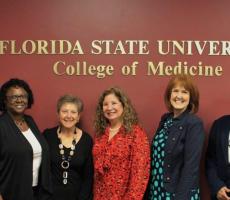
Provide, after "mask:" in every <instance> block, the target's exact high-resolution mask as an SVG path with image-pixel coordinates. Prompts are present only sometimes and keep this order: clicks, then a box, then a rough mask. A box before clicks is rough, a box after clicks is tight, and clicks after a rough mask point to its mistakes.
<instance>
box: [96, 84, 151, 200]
mask: <svg viewBox="0 0 230 200" xmlns="http://www.w3.org/2000/svg"><path fill="white" fill-rule="evenodd" d="M95 129H96V138H95V144H94V147H93V156H94V170H95V171H94V172H95V175H94V200H141V199H142V198H143V195H144V192H145V190H146V186H147V183H148V179H149V171H150V170H149V169H150V148H149V142H148V139H147V136H146V134H145V132H144V131H143V129H142V128H141V127H140V126H139V125H138V118H137V114H136V112H135V110H134V108H133V106H132V104H131V102H130V100H129V99H128V97H127V96H126V95H125V94H124V92H123V91H122V90H121V89H119V88H116V87H113V88H110V89H108V90H105V91H104V92H103V94H102V95H101V97H100V99H99V102H98V106H97V110H96V119H95Z"/></svg>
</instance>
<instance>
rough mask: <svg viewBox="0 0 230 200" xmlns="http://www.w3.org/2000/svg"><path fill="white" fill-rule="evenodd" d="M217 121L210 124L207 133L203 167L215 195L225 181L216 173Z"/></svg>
mask: <svg viewBox="0 0 230 200" xmlns="http://www.w3.org/2000/svg"><path fill="white" fill-rule="evenodd" d="M217 127H218V123H217V121H215V122H214V123H213V125H212V128H211V131H210V134H209V142H208V148H207V152H206V159H205V169H206V176H207V179H208V182H209V185H210V187H211V194H212V195H213V196H216V194H217V192H218V191H219V189H220V188H221V187H223V186H225V183H224V182H223V181H222V180H221V179H220V178H219V176H218V173H217V163H216V161H217V160H216V147H217V146H216V145H217V144H216V142H217V140H216V134H217V133H218V130H217Z"/></svg>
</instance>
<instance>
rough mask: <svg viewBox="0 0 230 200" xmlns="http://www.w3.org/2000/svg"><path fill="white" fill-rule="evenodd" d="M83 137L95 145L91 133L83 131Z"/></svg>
mask: <svg viewBox="0 0 230 200" xmlns="http://www.w3.org/2000/svg"><path fill="white" fill-rule="evenodd" d="M82 137H84V138H85V140H86V141H88V142H90V143H93V139H92V137H91V135H90V134H89V133H87V132H85V131H82Z"/></svg>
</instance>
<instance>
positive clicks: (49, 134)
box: [43, 127, 57, 138]
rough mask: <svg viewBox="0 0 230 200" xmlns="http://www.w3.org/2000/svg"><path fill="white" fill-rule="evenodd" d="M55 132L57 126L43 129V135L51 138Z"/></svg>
mask: <svg viewBox="0 0 230 200" xmlns="http://www.w3.org/2000/svg"><path fill="white" fill-rule="evenodd" d="M56 133H57V127H53V128H47V129H45V130H44V131H43V135H44V136H45V138H53V137H54V136H56V135H57V134H56Z"/></svg>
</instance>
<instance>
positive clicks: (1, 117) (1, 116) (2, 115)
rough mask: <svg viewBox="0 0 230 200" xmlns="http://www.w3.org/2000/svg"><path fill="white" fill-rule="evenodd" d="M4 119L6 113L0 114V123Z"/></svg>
mask: <svg viewBox="0 0 230 200" xmlns="http://www.w3.org/2000/svg"><path fill="white" fill-rule="evenodd" d="M4 121H6V113H2V114H1V115H0V123H4Z"/></svg>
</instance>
